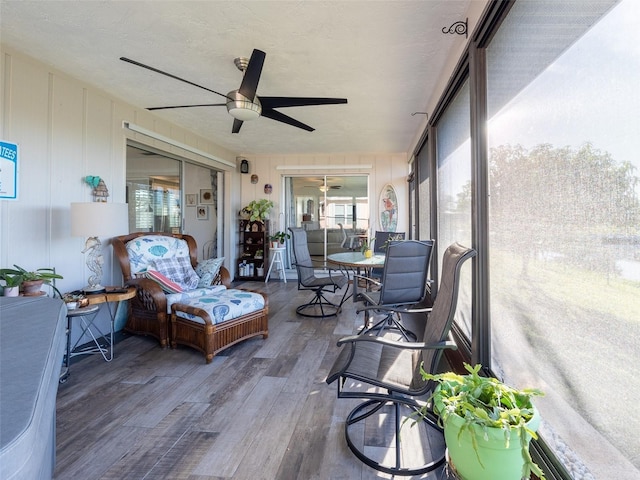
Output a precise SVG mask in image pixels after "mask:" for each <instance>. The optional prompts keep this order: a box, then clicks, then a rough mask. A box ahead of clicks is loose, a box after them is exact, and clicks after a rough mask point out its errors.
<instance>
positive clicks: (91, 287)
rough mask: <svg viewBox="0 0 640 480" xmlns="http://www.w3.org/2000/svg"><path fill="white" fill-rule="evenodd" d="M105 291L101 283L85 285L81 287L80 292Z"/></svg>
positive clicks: (94, 292)
mask: <svg viewBox="0 0 640 480" xmlns="http://www.w3.org/2000/svg"><path fill="white" fill-rule="evenodd" d="M106 291H107V289H106V288H105V287H103V286H102V285H87V286H86V287H84V288H83V289H82V293H85V294H87V295H93V294H96V293H105V292H106Z"/></svg>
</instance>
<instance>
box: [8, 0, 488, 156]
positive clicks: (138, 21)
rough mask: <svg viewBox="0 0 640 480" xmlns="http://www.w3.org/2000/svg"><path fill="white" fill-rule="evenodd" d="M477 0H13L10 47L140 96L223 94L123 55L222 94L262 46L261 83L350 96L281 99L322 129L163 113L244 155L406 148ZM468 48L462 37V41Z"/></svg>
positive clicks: (283, 92) (132, 98) (190, 98)
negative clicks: (306, 102) (303, 103)
mask: <svg viewBox="0 0 640 480" xmlns="http://www.w3.org/2000/svg"><path fill="white" fill-rule="evenodd" d="M472 1H476V2H477V1H478V0H413V1H382V0H381V1H348V0H343V1H311V0H307V1H271V0H265V1H228V2H227V1H142V0H140V1H88V0H82V1H13V0H10V1H7V0H0V22H1V23H0V40H1V41H2V43H3V44H5V45H7V46H8V47H10V48H12V49H14V50H17V51H20V52H23V53H25V54H27V55H29V56H32V57H34V58H36V59H38V60H41V61H43V62H44V63H47V64H50V65H52V66H54V67H55V68H56V69H58V70H61V71H63V72H65V73H67V74H69V75H71V76H73V77H76V78H79V79H81V80H83V81H85V82H87V83H89V84H92V85H95V86H97V87H99V88H100V89H102V90H104V91H106V92H108V93H109V94H112V95H114V96H116V97H117V98H120V99H122V100H124V101H126V102H128V103H131V104H133V105H136V106H139V107H153V106H162V105H181V104H191V103H218V102H223V101H224V99H223V98H222V97H219V96H217V95H215V94H212V93H208V92H206V91H204V90H201V89H198V88H196V87H192V86H189V85H186V84H184V83H182V82H178V81H176V80H173V79H169V78H166V77H164V76H161V75H159V74H156V73H153V72H149V71H146V70H143V69H141V68H139V67H135V66H133V65H130V64H127V63H125V62H122V61H120V60H119V57H121V56H125V57H128V58H132V59H134V60H137V61H139V62H142V63H145V64H147V65H152V66H154V67H156V68H158V69H161V70H164V71H167V72H170V73H173V74H175V75H177V76H180V77H182V78H185V79H187V80H190V81H192V82H195V83H197V84H200V85H203V86H206V87H208V88H210V89H212V90H216V91H218V92H221V93H227V92H228V91H231V90H234V89H237V88H238V87H239V85H240V82H241V79H242V74H241V72H240V71H239V70H238V69H237V68H236V67H235V65H234V63H233V60H234V58H235V57H239V56H245V57H249V56H250V55H251V52H252V50H253V49H254V48H258V49H260V50H263V51H265V52H266V54H267V55H266V60H265V63H264V68H263V70H262V76H261V79H260V84H259V86H258V95H264V96H309V97H342V98H347V99H348V104H346V105H326V106H310V107H293V108H287V109H282V110H281V111H282V112H283V113H285V114H286V115H289V116H292V117H294V118H296V119H297V120H300V121H301V122H303V123H306V124H308V125H310V126H312V127H314V128H315V129H316V131H314V132H311V133H310V132H306V131H304V130H300V129H298V128H295V127H291V126H289V125H285V124H282V123H279V122H275V121H273V120H270V119H267V118H263V117H261V118H259V119H257V120H255V121H252V122H245V123H244V125H243V127H242V130H241V131H240V133H239V134H232V133H231V126H232V121H233V119H232V117H230V116H229V114H228V113H227V111H226V108H225V107H202V108H191V109H179V110H177V109H176V110H165V111H158V112H155V114H156V115H158V116H159V117H161V118H163V119H166V120H167V121H170V122H172V123H175V124H177V125H180V126H182V127H184V128H187V129H188V130H190V131H193V132H195V133H197V134H199V135H202V136H203V137H206V138H208V139H211V140H212V141H214V142H215V143H217V144H219V145H221V146H223V147H225V148H228V149H230V150H232V151H234V152H237V153H241V154H275V153H282V154H285V153H299V154H305V153H346V152H404V151H407V149H408V148H409V147H410V143H411V141H412V140H413V139H414V137H415V136H416V134H417V132H418V130H419V129H420V128H422V127H421V125H423V122H424V116H423V115H415V116H412V115H411V114H412V113H413V112H416V111H425V109H426V108H427V105H429V102H430V100H431V102H433V101H434V99H432V98H431V96H432V95H436V96H437V95H439V93H440V92H435V93H434V92H433V90H434V88H435V84H436V82H437V81H438V78H439V76H440V75H441V72H442V70H443V67H444V66H445V65H446V64H447V62H448V61H449V59H448V56H449V55H450V53H451V52H452V50H454V51H459V45H460V42H466V39H465V38H464V36H462V37H460V36H458V35H448V34H444V33H442V29H443V27H448V26H449V25H451V24H453V23H454V22H456V21H459V20H464V19H465V18H466V16H467V15H468V12H467V11H468V9H469V7H470V5H471V4H472ZM456 46H458V49H455V48H454V47H456Z"/></svg>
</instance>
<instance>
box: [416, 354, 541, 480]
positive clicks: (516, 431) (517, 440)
mask: <svg viewBox="0 0 640 480" xmlns="http://www.w3.org/2000/svg"><path fill="white" fill-rule="evenodd" d="M480 368H481V365H479V364H478V365H476V366H475V367H471V366H470V365H469V364H467V363H465V369H466V370H467V371H468V372H469V373H468V374H466V375H458V374H455V373H452V372H447V373H442V374H438V375H431V374H428V373H426V372H425V371H424V370H423V369H421V373H422V377H423V378H424V379H425V380H433V381H435V382H437V383H438V386H437V387H436V389H435V390H434V393H433V395H432V400H433V408H434V411H435V412H436V413H437V414H438V416H439V422H440V423H441V426H442V427H443V428H444V437H445V443H446V445H447V449H448V452H449V458H450V460H451V463H452V464H453V466H454V468H455V470H456V471H457V472H458V475H460V477H461V478H464V479H466V480H520V479H521V478H526V479H528V478H529V477H530V474H531V473H534V474H536V475H537V476H538V477H539V478H541V479H544V474H543V472H542V470H541V469H540V467H538V465H536V464H535V463H534V462H533V460H532V458H531V454H530V453H529V442H530V440H531V438H537V435H536V433H535V432H536V430H537V428H538V425H539V424H540V414H539V413H538V411H537V409H536V408H535V406H534V405H533V403H532V400H531V399H532V397H534V396H538V395H543V393H542V392H541V391H540V390H537V389H530V388H527V389H523V390H518V389H515V388H512V387H509V386H507V385H505V384H504V383H502V382H500V381H499V380H497V379H496V378H490V377H482V376H480V375H479V374H478V372H479V371H480ZM421 413H422V414H423V415H424V414H425V413H426V407H423V409H422V410H421Z"/></svg>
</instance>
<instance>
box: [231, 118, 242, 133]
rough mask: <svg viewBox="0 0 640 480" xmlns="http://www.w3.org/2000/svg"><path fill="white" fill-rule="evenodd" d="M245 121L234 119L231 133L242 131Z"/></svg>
mask: <svg viewBox="0 0 640 480" xmlns="http://www.w3.org/2000/svg"><path fill="white" fill-rule="evenodd" d="M243 123H244V122H243V121H242V120H238V119H237V118H234V119H233V128H232V129H231V133H238V132H240V128H241V127H242V124H243Z"/></svg>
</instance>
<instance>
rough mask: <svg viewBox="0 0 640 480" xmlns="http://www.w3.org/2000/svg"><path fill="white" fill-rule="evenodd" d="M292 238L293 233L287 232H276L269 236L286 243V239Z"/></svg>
mask: <svg viewBox="0 0 640 480" xmlns="http://www.w3.org/2000/svg"><path fill="white" fill-rule="evenodd" d="M290 238H291V235H289V234H288V233H287V232H276V233H274V234H273V235H271V236H270V237H269V239H270V240H272V241H274V242H280V243H284V242H285V240H289V239H290Z"/></svg>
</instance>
